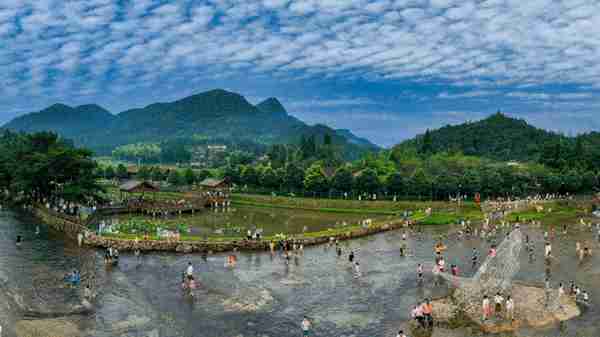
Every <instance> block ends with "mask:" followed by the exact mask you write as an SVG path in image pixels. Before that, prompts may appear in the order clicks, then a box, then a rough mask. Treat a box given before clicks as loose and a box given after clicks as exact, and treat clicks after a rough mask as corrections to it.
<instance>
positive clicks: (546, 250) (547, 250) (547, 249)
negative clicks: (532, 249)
mask: <svg viewBox="0 0 600 337" xmlns="http://www.w3.org/2000/svg"><path fill="white" fill-rule="evenodd" d="M544 256H545V257H546V258H550V257H552V245H550V242H549V241H546V244H545V245H544Z"/></svg>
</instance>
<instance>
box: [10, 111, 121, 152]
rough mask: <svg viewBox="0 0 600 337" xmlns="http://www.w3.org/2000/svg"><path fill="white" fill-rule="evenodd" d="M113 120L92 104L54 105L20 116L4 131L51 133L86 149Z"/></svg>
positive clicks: (106, 112) (112, 116) (112, 117)
mask: <svg viewBox="0 0 600 337" xmlns="http://www.w3.org/2000/svg"><path fill="white" fill-rule="evenodd" d="M116 119H117V118H116V116H114V115H113V114H111V113H110V112H108V111H107V110H106V109H104V108H102V107H100V106H98V105H95V104H89V105H80V106H77V107H70V106H68V105H64V104H54V105H52V106H50V107H48V108H46V109H44V110H41V111H39V112H33V113H30V114H26V115H23V116H19V117H17V118H15V119H13V120H12V121H10V122H8V123H7V124H5V125H4V126H3V128H5V129H11V130H15V131H23V132H37V131H53V132H56V133H58V134H60V135H61V136H63V137H64V138H70V139H74V140H77V142H78V143H80V144H82V145H88V146H89V145H92V144H93V143H94V142H95V138H96V137H95V135H96V134H97V133H98V131H99V130H102V129H103V128H105V127H106V126H110V125H112V124H113V122H114V121H115V120H116Z"/></svg>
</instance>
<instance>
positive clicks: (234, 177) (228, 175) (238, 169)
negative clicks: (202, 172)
mask: <svg viewBox="0 0 600 337" xmlns="http://www.w3.org/2000/svg"><path fill="white" fill-rule="evenodd" d="M242 170H243V166H241V165H236V166H227V167H225V171H224V172H223V177H224V178H225V179H227V180H229V181H230V182H232V183H234V184H240V183H241V182H242ZM207 177H208V176H206V177H204V178H202V179H200V177H198V179H199V180H200V181H202V180H204V179H206V178H207Z"/></svg>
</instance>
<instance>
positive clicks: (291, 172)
mask: <svg viewBox="0 0 600 337" xmlns="http://www.w3.org/2000/svg"><path fill="white" fill-rule="evenodd" d="M283 184H284V185H285V186H286V187H287V188H289V189H291V190H299V189H301V188H303V187H304V171H302V169H300V168H299V167H298V166H297V165H295V164H287V166H286V167H285V175H284V176H283Z"/></svg>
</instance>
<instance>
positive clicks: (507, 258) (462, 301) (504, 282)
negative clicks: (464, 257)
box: [440, 229, 523, 311]
mask: <svg viewBox="0 0 600 337" xmlns="http://www.w3.org/2000/svg"><path fill="white" fill-rule="evenodd" d="M522 245H523V235H522V233H521V231H520V230H519V229H515V230H513V231H512V232H511V233H510V234H509V235H508V236H507V237H506V238H505V239H504V241H502V243H500V245H499V246H498V248H497V250H496V255H495V256H490V255H488V256H487V257H486V259H485V260H484V262H483V263H482V264H481V266H480V267H479V270H478V271H477V272H476V273H475V275H474V276H473V277H472V278H465V277H457V276H452V275H451V274H447V273H441V274H440V275H441V276H442V277H443V278H444V279H446V280H447V281H448V282H449V283H450V284H451V285H453V286H454V287H455V288H456V291H455V293H454V298H455V300H456V301H457V302H458V305H459V306H460V307H462V308H464V309H465V310H467V311H469V310H470V309H475V308H479V307H480V305H481V301H482V298H483V296H484V295H488V297H490V298H491V297H492V296H493V295H495V294H496V293H497V292H500V293H502V294H507V293H509V292H510V290H511V288H512V282H513V279H514V277H515V275H516V274H517V272H518V271H519V268H520V262H519V261H520V259H519V256H520V254H521V247H522Z"/></svg>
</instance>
